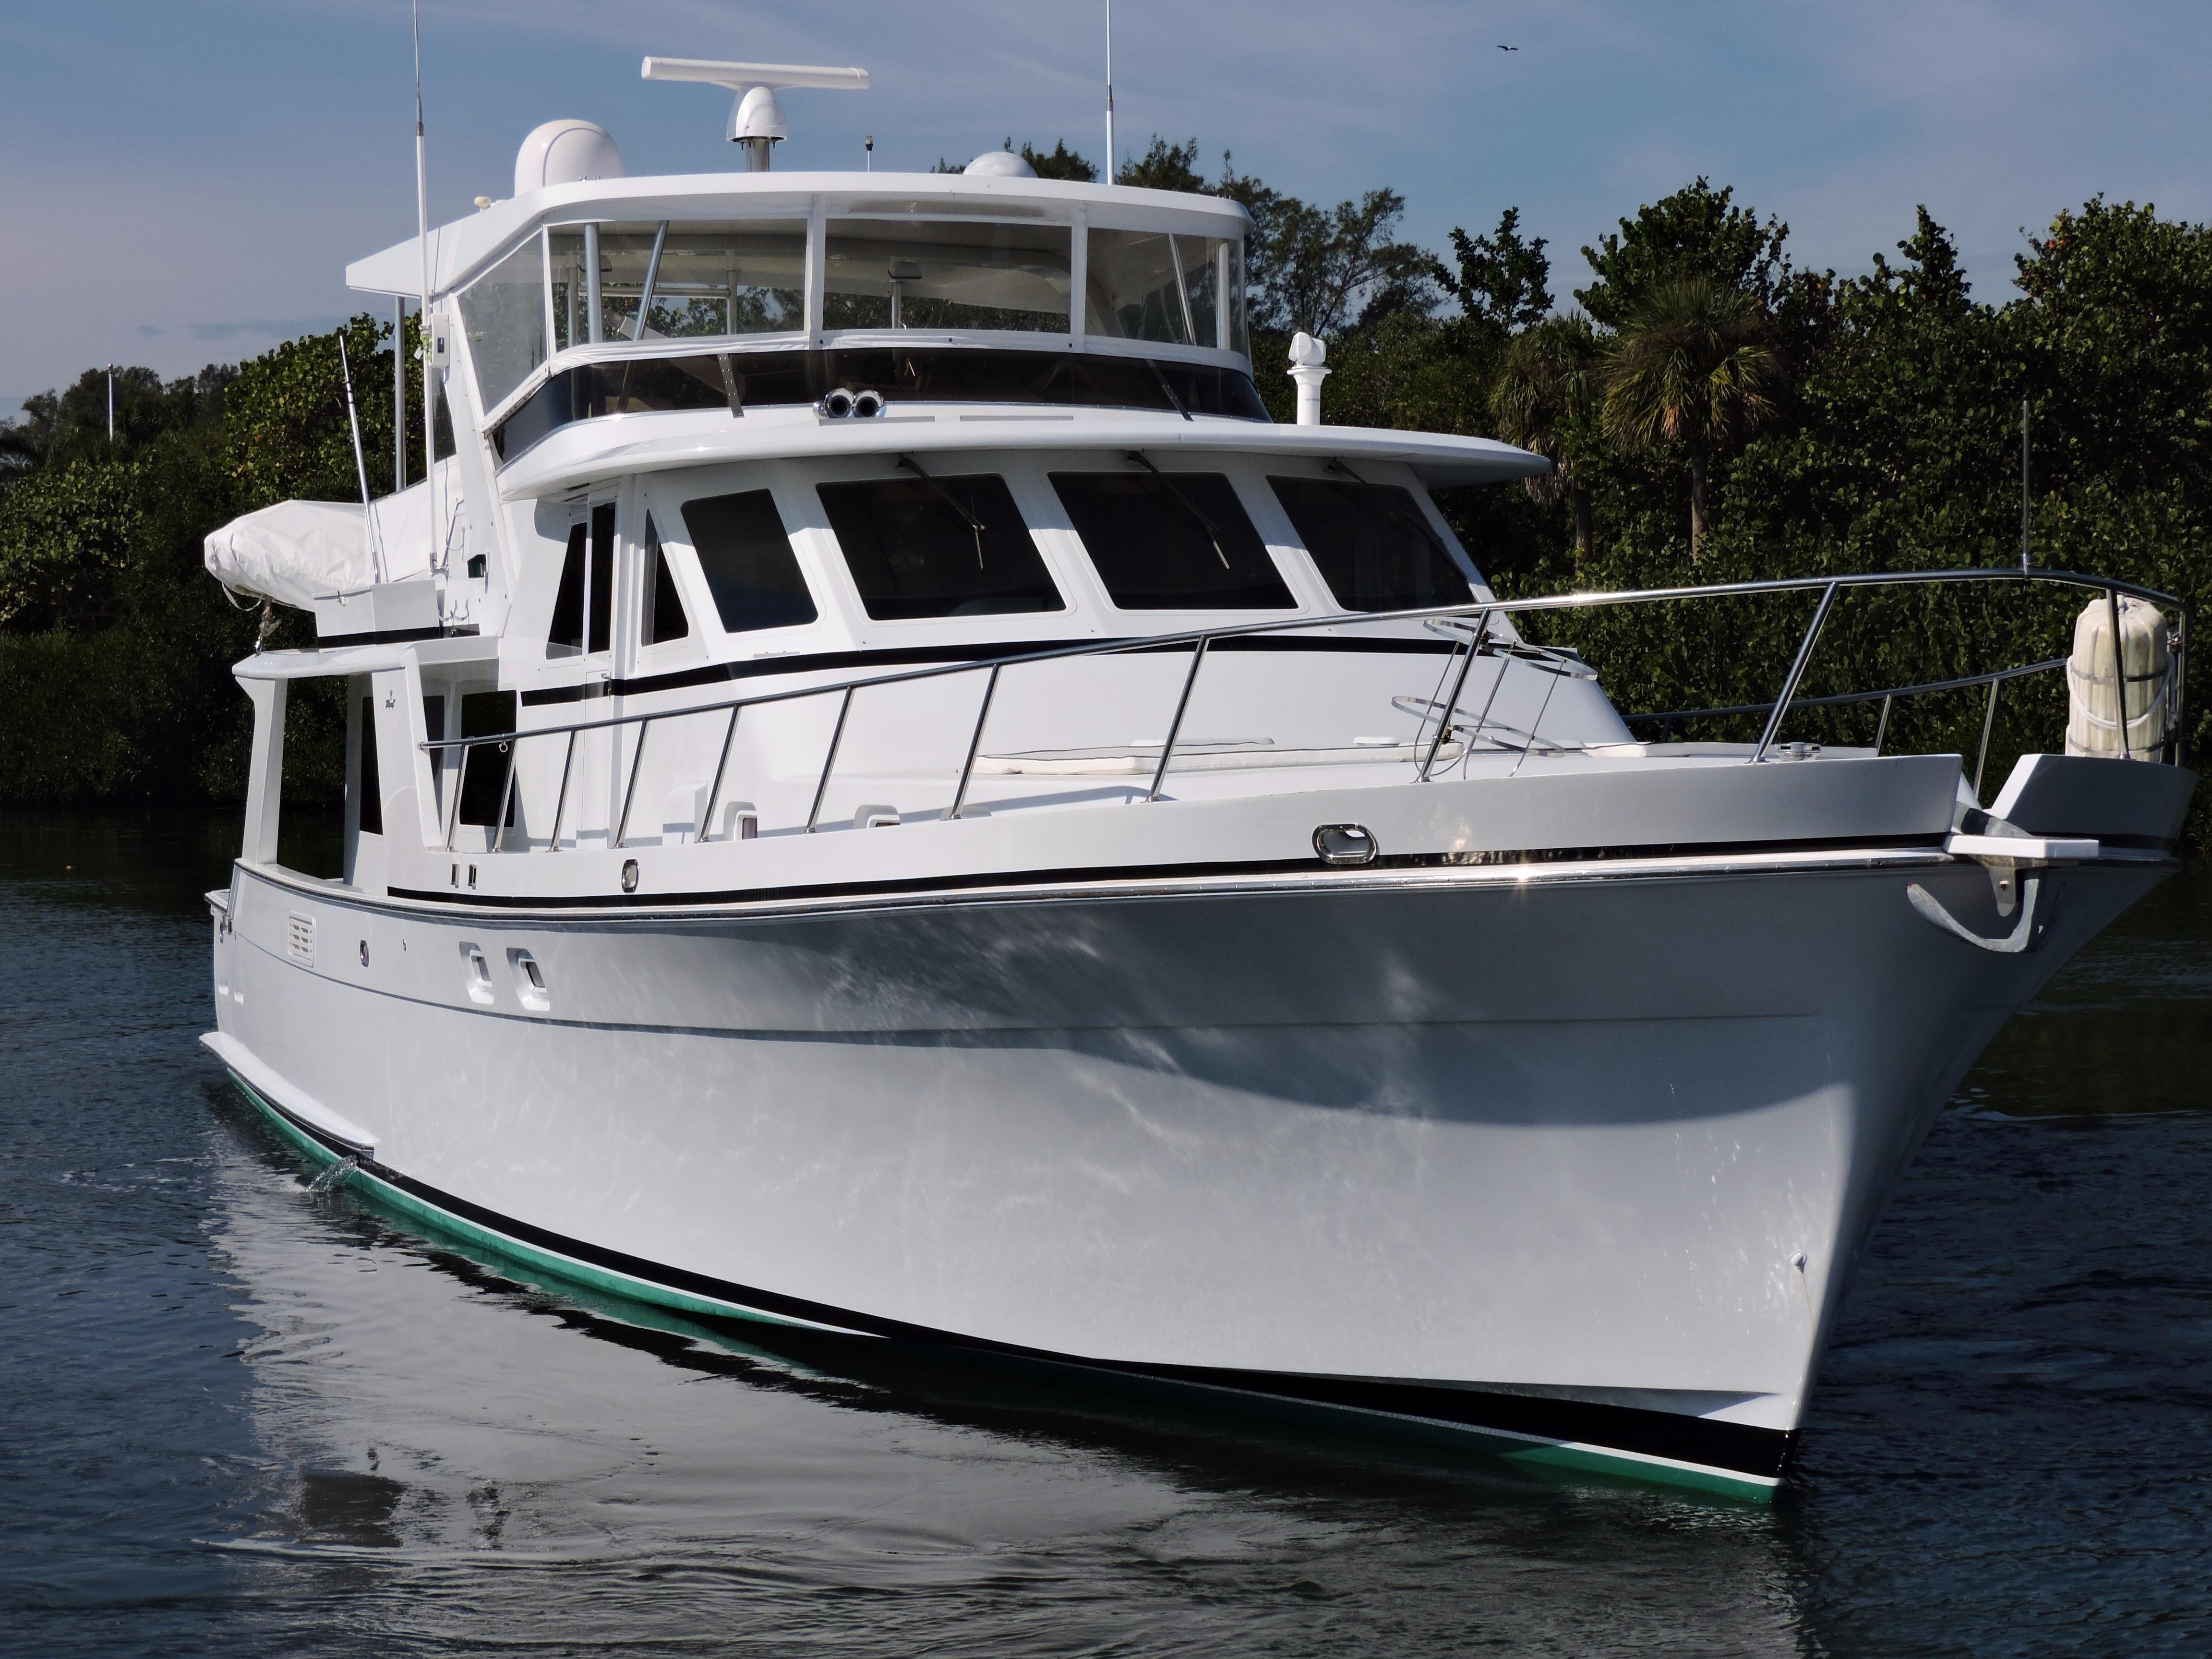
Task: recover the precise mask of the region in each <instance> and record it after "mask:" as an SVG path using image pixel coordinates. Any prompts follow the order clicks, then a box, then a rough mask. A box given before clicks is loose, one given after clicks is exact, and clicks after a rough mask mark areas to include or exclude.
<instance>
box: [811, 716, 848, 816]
mask: <svg viewBox="0 0 2212 1659" xmlns="http://www.w3.org/2000/svg"><path fill="white" fill-rule="evenodd" d="M852 708H853V688H852V687H851V686H849V685H848V686H847V687H846V688H845V695H844V696H842V698H840V699H839V700H838V702H837V725H836V729H835V730H834V731H832V732H830V733H829V753H828V754H826V755H824V756H823V757H822V779H821V781H820V782H818V783H817V784H816V785H815V786H814V805H811V806H810V807H808V808H807V809H806V833H807V834H808V835H810V836H811V835H812V834H813V833H814V826H815V824H816V823H817V822H818V821H819V820H820V818H821V817H822V798H823V796H824V795H826V794H828V793H829V769H830V768H831V767H833V766H835V765H836V763H837V745H838V744H841V743H842V742H844V740H845V716H846V715H847V714H850V713H851V712H852Z"/></svg>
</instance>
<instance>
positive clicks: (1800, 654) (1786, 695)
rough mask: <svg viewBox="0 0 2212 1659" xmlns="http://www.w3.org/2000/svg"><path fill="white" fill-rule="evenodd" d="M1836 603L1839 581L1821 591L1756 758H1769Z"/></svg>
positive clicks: (1768, 719) (1753, 756)
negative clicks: (1822, 626) (1806, 667)
mask: <svg viewBox="0 0 2212 1659" xmlns="http://www.w3.org/2000/svg"><path fill="white" fill-rule="evenodd" d="M1835 602H1836V584H1835V583H1833V582H1830V583H1829V584H1828V585H1827V586H1826V587H1824V588H1822V589H1821V590H1820V604H1819V605H1817V606H1815V607H1814V611H1813V620H1812V622H1811V623H1808V625H1807V627H1806V629H1805V638H1804V641H1803V642H1802V643H1801V644H1800V645H1799V646H1798V647H1797V660H1796V661H1795V662H1793V663H1791V664H1790V678H1788V679H1786V680H1784V682H1783V683H1782V695H1781V696H1778V697H1777V698H1776V699H1775V700H1774V712H1773V713H1772V714H1769V715H1768V716H1767V717H1766V729H1765V731H1764V732H1760V733H1759V747H1758V748H1756V749H1754V750H1752V752H1751V757H1752V759H1753V760H1754V761H1762V760H1765V758H1766V750H1767V745H1768V744H1771V743H1772V742H1773V741H1774V734H1775V733H1776V732H1779V731H1780V730H1781V729H1782V719H1783V716H1784V715H1785V714H1788V713H1789V712H1790V698H1792V697H1794V696H1796V695H1797V682H1798V681H1800V680H1802V679H1803V678H1805V665H1806V664H1807V663H1808V662H1810V661H1811V660H1812V659H1813V647H1814V645H1815V644H1816V643H1817V642H1818V641H1819V640H1820V624H1821V623H1825V622H1826V621H1827V620H1828V610H1829V607H1830V606H1832V605H1834V604H1835Z"/></svg>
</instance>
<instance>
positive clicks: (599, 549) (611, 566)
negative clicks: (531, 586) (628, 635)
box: [545, 501, 615, 657]
mask: <svg viewBox="0 0 2212 1659" xmlns="http://www.w3.org/2000/svg"><path fill="white" fill-rule="evenodd" d="M614 596H615V509H614V504H613V503H612V502H611V501H610V502H607V503H605V505H603V506H599V507H593V508H592V520H591V523H590V525H589V526H584V525H580V524H579V525H576V526H573V527H571V528H570V530H569V532H568V555H567V557H566V558H565V560H564V561H563V562H562V566H561V588H560V591H559V592H557V593H556V595H555V596H554V599H553V625H552V627H551V628H550V629H547V630H546V634H545V654H546V655H547V656H549V657H563V656H573V655H574V654H575V653H577V652H579V651H580V650H582V649H583V647H584V639H585V636H586V634H587V633H588V634H589V635H590V637H591V641H592V650H593V651H604V650H605V649H606V648H607V644H608V641H610V640H611V639H612V638H613V636H614V621H613V618H612V617H611V616H610V615H609V614H608V613H609V612H610V611H611V610H612V609H613V607H614Z"/></svg>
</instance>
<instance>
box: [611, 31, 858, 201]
mask: <svg viewBox="0 0 2212 1659" xmlns="http://www.w3.org/2000/svg"><path fill="white" fill-rule="evenodd" d="M643 73H644V76H645V78H646V79H647V80H648V81H701V82H705V83H706V84H707V85H708V86H712V87H726V88H729V90H731V91H732V92H734V93H735V94H738V96H737V101H736V102H735V103H733V104H732V105H731V106H730V142H731V143H733V144H743V145H744V147H745V170H746V171H747V172H749V173H766V172H767V171H768V165H769V146H771V145H774V144H780V143H782V142H783V141H784V140H785V139H786V138H787V137H789V136H790V133H791V128H790V126H789V125H788V124H787V122H786V121H785V120H784V118H783V106H782V105H781V104H780V103H778V102H777V101H776V97H775V94H777V93H778V92H781V91H782V90H784V89H785V88H789V87H814V88H826V89H828V90H831V91H836V92H866V90H867V89H868V72H867V70H864V69H817V68H814V67H811V66H810V65H808V64H718V63H715V62H714V61H713V60H711V59H709V58H647V59H646V60H645V69H644V71H643Z"/></svg>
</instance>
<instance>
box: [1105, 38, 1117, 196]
mask: <svg viewBox="0 0 2212 1659" xmlns="http://www.w3.org/2000/svg"><path fill="white" fill-rule="evenodd" d="M1114 175H1115V167H1114V0H1106V182H1107V183H1108V184H1109V185H1110V184H1112V183H1113V182H1114Z"/></svg>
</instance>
